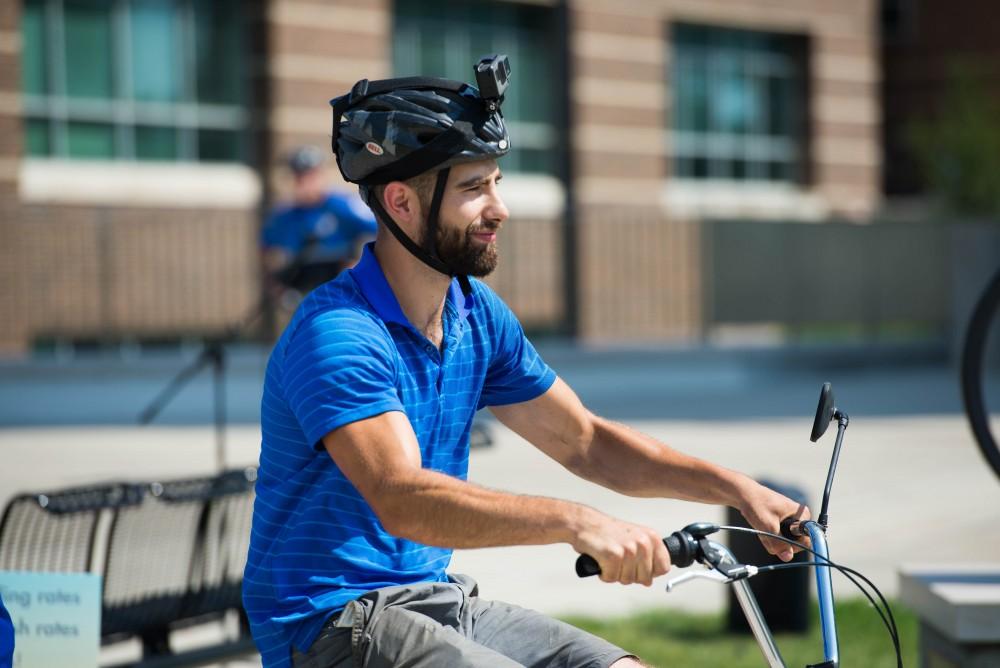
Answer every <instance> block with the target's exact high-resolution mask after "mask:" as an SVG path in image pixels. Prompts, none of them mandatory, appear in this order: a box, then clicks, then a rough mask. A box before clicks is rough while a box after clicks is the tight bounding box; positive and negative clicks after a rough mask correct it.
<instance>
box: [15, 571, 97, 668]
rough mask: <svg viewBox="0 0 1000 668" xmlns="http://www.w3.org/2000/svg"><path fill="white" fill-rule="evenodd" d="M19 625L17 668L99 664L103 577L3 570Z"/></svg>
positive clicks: (70, 667) (87, 667) (78, 667)
mask: <svg viewBox="0 0 1000 668" xmlns="http://www.w3.org/2000/svg"><path fill="white" fill-rule="evenodd" d="M0 597H2V598H3V602H4V605H5V606H6V608H7V611H8V612H9V613H10V619H11V623H12V625H13V627H14V663H13V668H96V666H97V658H98V652H99V650H100V647H101V576H100V575H96V574H93V573H28V572H21V571H0Z"/></svg>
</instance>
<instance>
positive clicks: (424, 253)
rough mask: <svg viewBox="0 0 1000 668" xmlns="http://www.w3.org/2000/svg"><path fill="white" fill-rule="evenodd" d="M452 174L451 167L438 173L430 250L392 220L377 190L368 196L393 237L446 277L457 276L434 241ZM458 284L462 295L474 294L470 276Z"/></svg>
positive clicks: (430, 213)
mask: <svg viewBox="0 0 1000 668" xmlns="http://www.w3.org/2000/svg"><path fill="white" fill-rule="evenodd" d="M449 173H451V167H444V168H442V169H441V170H439V171H438V174H437V181H436V183H435V184H434V196H433V197H432V198H431V206H430V209H429V210H428V211H427V245H428V246H429V248H424V247H422V246H421V245H420V244H419V243H417V242H416V241H414V240H413V239H411V238H410V237H409V236H408V235H407V234H406V232H404V231H403V229H402V228H401V227H400V226H399V225H398V224H397V223H396V221H395V220H393V219H392V216H390V215H389V214H388V213H387V212H386V210H385V208H384V207H383V206H382V202H381V201H380V200H379V198H378V197H376V196H375V189H374V188H369V189H368V191H369V194H368V198H367V199H368V204H369V206H371V207H372V208H373V209H375V212H376V213H377V214H378V218H379V220H381V221H382V224H384V225H385V226H386V227H387V228H388V229H389V231H390V232H392V236H394V237H396V240H397V241H399V243H401V244H402V245H403V247H404V248H405V249H406V250H408V251H409V252H410V254H411V255H413V256H414V257H415V258H417V259H418V260H420V261H421V262H423V263H424V264H426V265H427V266H428V267H430V268H431V269H433V270H434V271H436V272H438V273H441V274H444V275H445V276H455V272H453V271H452V270H451V267H449V266H448V265H447V264H445V262H444V261H443V260H442V259H441V258H439V257H438V256H437V254H436V253H435V251H434V240H435V239H436V238H437V230H438V215H439V213H440V211H441V201H442V200H443V199H444V190H445V186H446V185H447V184H448V175H449ZM458 283H459V285H460V286H461V288H462V294H464V295H469V294H470V293H471V292H472V285H471V284H470V283H469V278H468V276H459V277H458Z"/></svg>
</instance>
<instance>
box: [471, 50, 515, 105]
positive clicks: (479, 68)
mask: <svg viewBox="0 0 1000 668" xmlns="http://www.w3.org/2000/svg"><path fill="white" fill-rule="evenodd" d="M508 83H510V60H508V59H507V56H506V54H499V55H498V54H493V55H492V56H484V57H483V58H480V59H479V62H478V63H476V85H477V86H478V87H479V97H481V98H483V99H484V100H496V101H498V102H502V101H503V94H504V93H505V92H506V91H507V84H508Z"/></svg>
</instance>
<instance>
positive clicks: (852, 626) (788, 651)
mask: <svg viewBox="0 0 1000 668" xmlns="http://www.w3.org/2000/svg"><path fill="white" fill-rule="evenodd" d="M836 609H837V630H838V633H839V636H840V663H841V665H843V666H864V667H865V668H882V667H884V668H895V666H896V655H895V653H894V652H893V649H892V641H891V640H890V638H889V633H888V631H886V630H885V627H884V626H883V625H882V621H881V620H880V619H879V617H878V614H877V613H876V612H875V611H874V610H873V609H872V608H871V605H870V604H869V603H868V601H866V600H864V599H849V600H845V601H841V602H838V603H837V605H836ZM812 612H813V619H812V623H811V625H810V631H809V633H808V634H803V635H799V634H790V633H781V634H778V635H776V636H775V639H776V641H777V644H778V649H779V650H780V651H781V655H782V657H783V658H784V659H785V663H786V664H788V665H789V666H805V665H806V664H809V663H819V662H820V661H821V660H822V658H823V645H822V641H821V640H820V631H819V619H818V615H817V614H816V611H815V607H814V606H813V608H812ZM892 612H893V615H895V617H896V624H897V626H898V627H899V638H900V646H901V648H902V650H903V665H904V666H916V665H917V621H916V618H915V617H914V616H913V614H912V613H910V612H909V611H908V610H906V609H904V608H903V607H902V606H901V605H900V604H898V603H893V604H892ZM563 619H564V621H567V622H569V623H570V624H574V625H575V626H579V627H580V628H583V629H586V630H587V631H590V632H591V633H594V634H595V635H598V636H601V637H602V638H606V639H607V640H609V641H610V642H612V643H614V644H616V645H618V646H619V647H622V648H624V649H627V650H628V651H630V652H634V653H635V654H636V655H638V656H639V657H641V658H642V659H643V661H645V662H646V663H649V664H651V665H653V666H658V667H663V668H666V667H670V668H673V667H674V666H694V667H697V666H706V667H713V668H714V667H715V666H726V667H727V668H744V667H745V668H760V667H761V666H764V665H765V663H764V659H763V656H762V655H761V653H760V649H759V648H758V647H757V643H756V642H755V641H754V640H753V637H752V636H751V635H749V634H746V635H743V634H729V633H727V632H726V620H725V614H724V613H720V614H716V615H697V614H688V613H683V612H676V611H666V610H664V611H659V610H657V611H651V612H644V613H641V614H637V615H634V616H631V617H624V618H617V619H610V620H598V619H593V618H587V617H573V616H567V617H564V618H563Z"/></svg>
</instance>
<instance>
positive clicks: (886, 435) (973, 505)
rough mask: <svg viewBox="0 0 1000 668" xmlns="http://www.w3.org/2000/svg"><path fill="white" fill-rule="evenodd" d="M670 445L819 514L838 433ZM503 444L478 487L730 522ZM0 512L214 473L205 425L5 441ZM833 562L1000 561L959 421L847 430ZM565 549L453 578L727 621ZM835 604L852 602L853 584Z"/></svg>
mask: <svg viewBox="0 0 1000 668" xmlns="http://www.w3.org/2000/svg"><path fill="white" fill-rule="evenodd" d="M630 424H631V425H632V426H634V427H636V428H638V429H641V430H642V431H645V432H646V433H649V434H651V435H653V436H655V437H657V438H661V439H663V440H665V441H667V442H668V443H670V444H671V445H673V446H674V447H676V448H678V449H680V450H683V451H685V452H688V453H691V454H695V455H698V456H701V457H704V458H707V459H709V460H712V461H716V462H720V463H723V464H725V465H727V466H729V467H731V468H734V469H738V470H741V471H744V472H746V473H748V474H750V475H753V476H755V477H766V478H769V479H772V480H775V481H779V482H782V483H786V484H792V485H795V486H797V487H800V488H802V489H803V490H805V491H806V492H807V494H808V496H809V499H810V503H811V505H812V507H813V508H814V509H817V510H818V506H819V502H820V497H821V494H822V486H823V483H824V481H825V474H826V469H827V466H828V464H829V458H830V453H831V451H832V447H833V437H834V434H833V433H832V431H831V432H828V434H827V435H826V436H825V437H824V438H823V440H821V441H820V443H818V444H813V443H810V442H809V440H808V432H809V429H810V427H811V418H806V417H803V418H802V419H790V418H782V419H767V420H747V421H729V422H696V421H676V420H670V421H630ZM227 436H228V447H227V464H228V465H229V466H240V465H250V464H253V463H255V462H256V459H257V453H258V448H259V438H260V436H259V432H258V429H257V428H256V427H253V426H238V427H231V428H230V429H229V431H228V433H227ZM494 440H495V444H494V446H492V447H491V448H486V449H481V450H475V451H474V452H473V455H472V459H471V464H470V466H471V470H470V478H471V479H472V480H473V481H475V482H478V483H480V484H483V485H486V486H489V487H494V488H497V489H504V490H509V491H513V492H520V493H527V494H540V495H546V496H553V497H560V498H566V499H572V500H576V501H580V502H583V503H586V504H588V505H591V506H594V507H596V508H598V509H600V510H603V511H605V512H607V513H609V514H612V515H615V516H618V517H621V518H623V519H627V520H630V521H635V522H640V523H645V524H648V525H649V526H652V527H654V528H656V529H657V530H659V531H661V532H662V533H669V532H671V531H674V530H676V529H678V528H681V527H683V526H684V525H686V524H688V523H690V522H692V521H696V520H709V521H716V522H721V521H722V520H723V518H724V514H723V511H722V509H719V508H715V507H707V506H700V505H697V504H692V503H686V502H679V501H665V500H650V499H632V498H628V497H624V496H621V495H618V494H615V493H613V492H610V491H608V490H605V489H603V488H600V487H597V486H595V485H592V484H590V483H587V482H584V481H582V480H580V479H578V478H575V477H574V476H572V475H571V474H569V473H567V472H566V471H564V470H563V469H562V468H560V467H559V466H558V465H556V464H555V463H554V462H552V461H551V460H548V459H547V458H546V457H545V456H544V455H541V454H540V453H539V452H538V451H537V450H535V449H534V448H532V447H531V446H530V445H528V444H527V443H526V442H524V441H523V440H521V439H520V438H519V437H517V436H516V435H514V434H513V433H511V432H509V431H508V430H506V429H504V428H503V427H501V426H499V425H496V426H495V428H494ZM0 452H3V453H4V459H5V461H6V462H8V463H16V464H15V465H13V466H10V465H8V466H5V467H2V469H0V502H5V501H6V498H7V497H9V496H10V495H12V494H14V493H16V492H18V491H22V490H45V489H52V488H58V487H62V486H66V485H76V484H83V483H90V482H94V481H96V480H105V479H116V478H118V479H121V478H123V479H140V480H141V479H155V478H170V477H183V476H190V475H197V474H201V473H208V472H211V471H212V470H213V468H214V466H215V441H214V432H213V431H212V429H211V428H210V427H151V428H136V427H67V428H27V429H6V430H0ZM830 517H831V539H830V540H831V556H832V557H833V558H834V559H835V560H837V561H839V562H842V563H843V564H845V565H848V566H851V567H853V568H855V569H857V570H859V571H861V572H862V573H864V574H865V575H867V576H868V577H870V578H871V579H872V580H873V581H874V582H875V583H876V584H877V585H878V586H879V587H880V589H882V591H883V593H885V594H886V595H887V596H892V595H894V594H895V592H896V570H897V568H898V567H899V565H900V564H901V563H903V562H912V561H920V562H925V563H935V562H940V563H948V562H975V561H980V562H982V561H997V560H1000V530H998V529H997V527H998V526H1000V484H998V481H997V479H996V477H995V476H994V475H993V474H992V473H991V472H990V470H989V469H988V468H987V467H986V466H985V464H984V462H983V460H982V458H981V456H980V454H979V452H978V450H977V449H976V447H975V445H974V443H973V442H972V439H971V436H970V435H969V432H968V428H967V427H966V425H965V423H964V421H963V419H962V418H961V417H960V416H923V417H902V418H855V419H853V420H852V422H851V426H850V428H849V429H848V431H847V435H846V437H845V441H844V449H843V452H842V455H841V459H840V465H839V467H838V473H837V480H836V483H835V486H834V490H833V502H832V504H831V507H830ZM574 558H575V555H574V553H573V551H572V550H571V549H570V548H569V547H568V546H564V545H556V546H546V547H521V548H503V549H482V550H464V551H459V552H457V553H456V555H455V558H454V561H453V564H452V570H453V571H458V572H465V573H469V574H471V575H473V576H474V577H476V578H477V579H478V580H479V582H480V585H481V590H482V592H483V595H484V596H487V597H496V598H503V599H507V600H510V601H514V602H517V603H520V604H523V605H526V606H529V607H534V608H537V609H539V610H542V611H544V612H549V613H564V612H574V613H585V614H593V615H598V616H602V615H618V614H624V613H627V612H630V611H634V610H637V609H640V608H649V607H660V606H672V607H678V608H684V609H692V610H712V609H719V608H720V606H721V605H722V602H723V599H724V590H723V588H721V587H713V586H712V585H711V584H710V583H694V584H689V585H686V586H685V587H682V588H681V589H679V590H678V591H677V592H675V593H673V594H670V595H669V596H668V595H666V594H664V593H663V592H662V591H661V589H662V583H657V585H656V586H655V588H654V589H652V590H647V589H645V588H643V587H640V586H632V587H621V586H616V585H605V584H603V583H601V582H599V581H596V580H586V581H580V580H578V579H577V578H576V576H575V575H574V574H573V560H574ZM838 593H840V594H841V595H845V596H846V595H851V596H853V595H854V593H853V591H852V586H851V585H850V583H847V582H841V583H839V584H838Z"/></svg>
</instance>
